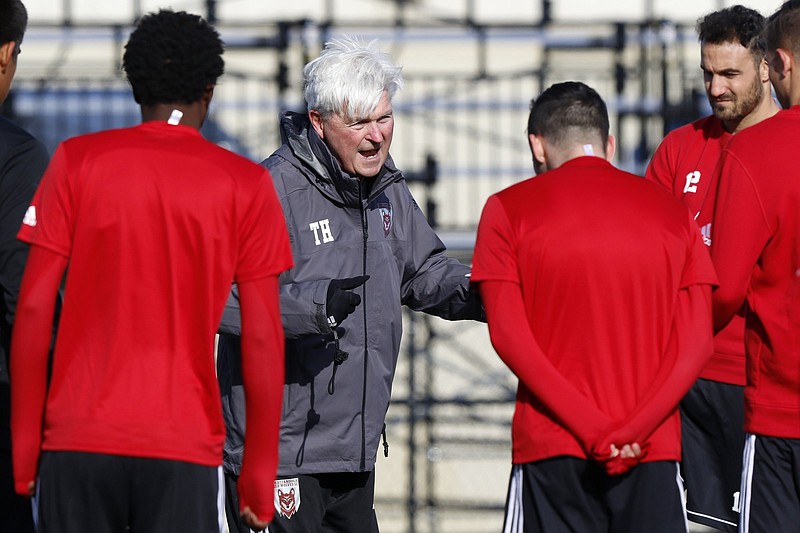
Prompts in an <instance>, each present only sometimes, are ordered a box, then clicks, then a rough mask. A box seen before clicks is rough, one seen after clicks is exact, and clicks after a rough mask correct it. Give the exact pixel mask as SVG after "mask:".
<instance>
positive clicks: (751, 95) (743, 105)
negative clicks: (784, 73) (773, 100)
mask: <svg viewBox="0 0 800 533" xmlns="http://www.w3.org/2000/svg"><path fill="white" fill-rule="evenodd" d="M763 96H764V86H763V85H762V84H761V81H760V80H759V79H758V78H756V79H755V80H753V84H752V85H751V86H750V88H749V89H748V90H747V92H745V93H744V94H743V95H742V96H741V98H739V97H736V96H734V97H733V100H732V102H731V103H732V104H733V105H731V106H730V107H724V106H720V105H714V104H711V109H712V110H713V111H714V116H715V117H717V118H718V119H720V120H723V121H727V120H741V119H743V118H744V117H746V116H747V115H749V114H750V113H752V112H753V110H754V109H755V108H756V107H758V104H759V103H760V102H761V99H762V98H763Z"/></svg>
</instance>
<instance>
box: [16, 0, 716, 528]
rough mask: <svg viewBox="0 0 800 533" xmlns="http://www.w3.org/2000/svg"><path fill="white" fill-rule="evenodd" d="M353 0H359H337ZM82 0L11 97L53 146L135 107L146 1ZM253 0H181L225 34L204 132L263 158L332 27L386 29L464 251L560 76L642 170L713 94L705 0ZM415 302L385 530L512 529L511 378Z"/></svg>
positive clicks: (419, 166) (417, 167)
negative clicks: (125, 54)
mask: <svg viewBox="0 0 800 533" xmlns="http://www.w3.org/2000/svg"><path fill="white" fill-rule="evenodd" d="M348 2H349V4H357V5H356V6H350V8H349V9H346V8H344V7H342V5H343V4H348ZM77 3H79V2H78V0H72V1H68V0H63V2H62V3H61V4H60V5H59V10H58V12H57V13H56V14H55V15H51V16H49V17H37V13H36V12H35V11H33V10H32V8H31V7H29V11H31V23H30V26H29V30H28V33H27V35H26V39H25V42H24V44H23V52H24V53H23V54H22V55H21V56H20V59H19V68H18V71H17V78H16V80H15V83H14V86H13V88H12V97H11V98H9V100H8V101H7V103H6V105H5V106H4V107H3V109H2V112H3V113H4V114H6V115H8V116H11V117H12V118H13V119H14V120H17V121H18V122H20V123H21V124H23V125H24V126H25V127H27V128H28V129H29V130H31V131H32V132H33V133H35V134H36V135H37V136H38V137H39V138H41V139H42V140H43V141H45V142H46V144H47V145H48V147H49V148H50V149H51V150H52V149H54V148H55V145H56V144H57V143H58V142H59V141H60V140H62V139H64V138H66V137H69V136H72V135H76V134H79V133H84V132H88V131H95V130H98V129H105V128H109V127H120V126H127V125H132V124H135V123H137V122H138V121H139V117H138V108H137V106H136V105H135V104H134V102H133V99H132V97H131V95H130V90H129V88H128V86H127V83H126V82H125V80H124V76H123V73H122V72H121V70H120V58H121V53H122V47H123V45H124V43H125V41H126V39H127V36H128V33H129V31H130V29H131V25H132V23H133V20H134V18H135V17H136V16H137V15H139V14H141V13H143V12H144V11H146V10H147V9H151V7H150V6H149V4H147V3H146V2H142V1H141V0H140V1H137V0H131V3H130V4H126V3H125V2H122V1H121V0H119V1H117V2H114V4H119V5H120V6H122V5H123V4H126V5H125V13H127V14H128V19H126V20H110V21H105V20H98V19H97V18H92V17H84V18H87V19H89V20H83V18H81V17H80V16H77V15H76V14H75V13H74V12H73V11H72V10H71V9H70V6H72V5H73V4H77ZM246 3H247V2H230V4H235V5H233V6H228V5H227V4H228V3H227V2H224V1H222V0H217V1H211V0H207V1H202V2H201V1H189V0H184V1H183V2H173V6H174V7H175V8H176V9H185V10H187V11H193V12H196V13H199V14H203V15H205V16H207V18H209V20H211V21H213V22H215V23H216V25H217V27H218V28H219V30H220V32H221V34H222V37H223V39H224V40H225V41H226V48H227V50H226V54H225V59H226V74H225V75H224V77H223V78H222V80H221V82H220V84H219V86H218V87H217V89H216V92H215V100H214V103H213V104H212V109H211V115H210V117H209V120H208V123H207V125H206V126H205V127H204V130H203V132H204V134H205V135H207V136H208V137H209V138H210V139H213V140H214V141H216V142H218V143H221V144H223V145H225V146H227V147H229V148H230V149H232V150H234V151H237V152H239V153H241V154H243V155H245V156H247V157H249V158H251V159H253V160H256V161H260V160H262V159H264V158H266V157H267V156H268V155H269V154H270V153H271V152H272V151H273V150H275V149H276V148H277V147H278V145H279V143H280V136H279V133H278V123H277V115H278V113H279V112H280V111H281V110H285V109H295V110H301V109H303V107H304V106H303V101H302V93H301V88H300V80H301V73H302V66H303V64H304V63H305V62H306V61H308V60H309V59H310V58H312V57H314V56H315V55H316V54H317V52H318V51H319V49H320V47H321V45H322V43H323V42H324V41H325V40H326V39H327V38H329V37H331V36H334V35H337V34H341V33H350V34H359V35H362V36H363V37H364V38H366V39H378V41H379V43H380V45H381V46H382V47H383V48H384V49H385V50H387V51H388V52H389V53H391V54H392V56H393V57H395V58H396V59H397V61H398V62H399V63H400V64H402V65H403V66H404V76H405V80H406V86H405V88H404V90H403V91H401V92H400V93H398V95H397V97H396V98H395V102H394V104H395V106H394V107H395V116H396V130H395V138H394V144H393V147H392V156H393V158H394V159H395V161H396V163H397V164H398V166H399V167H400V168H402V169H406V170H407V172H408V177H409V181H411V187H412V190H413V191H414V193H415V195H416V196H417V199H418V202H419V204H420V205H421V206H422V208H423V209H424V210H425V212H426V214H427V216H428V217H429V220H430V221H431V223H432V225H434V226H435V227H436V228H437V229H438V230H439V231H440V234H441V235H442V237H443V240H445V242H446V244H448V247H449V248H450V250H451V253H452V254H453V255H456V256H457V257H459V258H460V259H462V260H463V261H465V262H469V261H470V257H471V249H472V244H473V241H474V231H475V228H476V225H477V221H478V218H479V216H480V212H481V209H482V206H483V203H484V202H485V200H486V198H487V197H488V196H489V195H490V194H492V193H493V192H496V191H497V190H499V189H501V188H503V187H505V186H507V185H510V184H512V183H514V182H517V181H519V180H521V179H525V178H527V177H529V176H531V175H532V172H533V168H532V164H531V156H530V153H529V149H528V145H527V139H526V134H525V130H526V124H527V115H528V108H529V103H530V100H531V98H533V97H535V96H536V95H537V94H538V93H539V92H540V91H541V90H542V89H544V88H546V87H547V86H548V85H550V84H551V83H554V82H557V81H564V80H580V81H585V82H587V83H588V84H589V85H591V86H593V87H594V88H595V89H597V90H598V92H600V94H601V95H602V96H603V97H604V98H605V99H606V101H607V103H608V105H609V111H610V114H611V119H612V130H613V131H612V133H614V134H615V135H616V136H617V137H618V141H619V148H618V156H617V158H616V159H615V163H616V164H617V165H618V166H620V167H622V168H625V169H626V170H630V171H633V172H643V170H644V167H645V166H646V164H647V161H648V159H649V157H650V155H651V153H652V151H653V150H654V149H655V147H656V146H657V144H658V142H659V141H660V140H661V138H662V137H663V135H664V133H665V132H666V131H668V130H670V129H672V128H673V127H675V126H677V125H680V124H682V123H685V122H688V121H690V120H692V119H694V118H697V117H699V116H700V115H701V114H704V113H705V106H706V105H707V104H706V103H705V95H704V91H703V84H702V75H701V72H700V69H699V66H698V65H699V52H698V48H697V46H696V45H697V43H696V42H695V35H694V28H693V21H694V18H696V17H697V16H698V15H700V14H702V13H694V14H692V15H690V16H687V18H686V19H684V20H682V21H677V22H676V21H670V20H665V19H661V18H657V17H655V16H653V17H648V18H646V19H643V20H624V19H621V20H618V21H600V22H598V21H591V22H583V21H580V20H575V19H574V17H573V19H572V20H570V21H563V20H559V18H558V17H557V16H554V11H555V9H554V8H555V6H554V4H555V3H554V2H550V1H548V0H535V1H532V2H528V4H533V7H532V8H530V9H527V10H526V11H525V13H527V15H526V16H524V17H522V18H520V17H515V16H514V15H513V13H511V14H510V15H509V16H507V17H505V18H504V19H502V20H498V17H482V16H481V13H486V12H490V11H491V10H489V8H488V7H487V5H488V4H487V2H482V1H481V0H462V1H455V0H454V1H452V2H447V3H446V5H447V6H448V7H447V9H445V8H444V7H442V6H444V5H445V3H443V2H426V1H423V0H417V1H415V0H360V1H358V0H327V1H318V2H313V3H312V2H303V1H297V2H296V3H297V4H298V6H308V5H309V4H314V5H316V6H317V9H316V10H312V11H311V12H308V11H302V10H301V9H300V8H298V12H297V13H295V14H294V16H287V17H285V18H269V17H266V16H263V17H261V18H254V17H252V16H250V17H248V16H247V14H246V13H244V12H243V7H242V6H243V5H244V4H246ZM498 3H502V0H500V2H498V1H495V4H498ZM511 3H514V2H511ZM516 3H517V4H520V5H521V4H523V2H516ZM31 4H32V2H26V5H29V6H30V5H31ZM259 4H260V2H259ZM265 4H274V3H273V2H268V3H265ZM430 4H435V5H436V6H438V7H436V8H435V9H434V8H433V7H430ZM453 6H455V7H453ZM717 7H720V6H718V5H713V6H710V8H717ZM105 9H108V8H107V7H106V8H105ZM120 9H122V7H120ZM287 9H289V8H287V7H286V6H284V7H283V10H284V11H286V10H287ZM442 11H446V13H447V14H446V15H442V14H441V12H442ZM352 13H358V16H356V15H354V14H352ZM233 14H235V15H236V16H234V15H233ZM290 14H291V13H290ZM406 318H407V321H406V328H405V333H404V342H403V352H402V353H401V356H400V366H399V368H398V372H397V376H396V380H395V388H394V394H393V403H392V406H391V407H390V409H389V413H388V415H387V433H388V440H389V444H390V452H389V457H388V458H384V457H383V456H382V455H383V454H382V450H379V458H378V463H377V470H376V472H377V476H378V488H377V501H376V510H377V513H378V517H379V520H380V523H381V530H382V531H383V532H384V533H393V532H404V533H447V532H459V533H470V532H486V531H499V530H500V528H501V525H502V506H503V503H504V500H505V491H506V485H507V480H508V474H509V469H510V423H511V414H512V412H513V399H514V394H515V389H516V381H515V379H514V378H513V376H512V375H510V373H509V372H508V371H507V369H506V368H505V366H504V365H503V364H502V362H501V361H500V360H499V358H498V357H497V356H496V355H495V353H494V352H493V350H492V348H491V345H490V343H489V339H488V333H487V330H486V326H485V324H478V323H447V322H445V321H442V320H439V319H435V318H431V317H427V316H424V315H420V314H415V313H409V314H407V317H406Z"/></svg>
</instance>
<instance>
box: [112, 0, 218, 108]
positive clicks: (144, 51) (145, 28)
mask: <svg viewBox="0 0 800 533" xmlns="http://www.w3.org/2000/svg"><path fill="white" fill-rule="evenodd" d="M223 52H224V46H223V43H222V40H221V39H220V36H219V33H217V30H215V29H214V28H213V27H212V26H211V25H210V24H208V23H207V22H206V21H205V20H203V18H202V17H200V16H198V15H192V14H189V13H186V12H185V11H178V12H175V11H172V10H169V9H162V10H160V11H158V12H157V13H149V14H147V15H145V16H143V17H142V18H141V19H139V21H138V22H137V24H136V29H135V30H134V31H133V33H131V36H130V38H129V39H128V44H126V45H125V53H124V54H123V56H122V68H123V69H124V70H125V73H126V75H127V77H128V81H129V82H130V84H131V87H132V88H133V97H134V99H135V100H136V102H137V103H139V104H140V105H153V104H173V103H182V104H190V103H192V102H196V101H197V100H199V99H200V98H201V97H202V95H203V92H204V91H205V90H206V88H207V87H208V86H209V85H215V84H216V83H217V79H218V78H219V77H220V76H221V75H222V73H223V71H224V70H225V62H224V61H223V60H222V53H223Z"/></svg>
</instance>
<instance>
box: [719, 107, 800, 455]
mask: <svg viewBox="0 0 800 533" xmlns="http://www.w3.org/2000/svg"><path fill="white" fill-rule="evenodd" d="M798 135H800V106H794V107H792V108H790V109H788V110H784V111H780V112H778V113H777V114H776V115H774V116H773V117H772V118H769V119H767V120H764V121H762V122H759V123H758V124H755V125H754V126H750V127H749V128H747V129H746V130H744V131H742V132H740V133H737V134H736V135H735V136H734V138H733V139H732V140H731V142H730V144H729V145H728V148H727V149H726V150H725V152H724V153H723V159H722V162H721V169H720V175H719V191H718V193H717V199H718V204H717V206H716V210H715V213H714V244H713V246H712V247H711V256H712V259H713V260H714V263H715V264H717V265H725V268H724V269H721V270H720V276H719V279H720V286H719V289H718V290H717V291H716V292H715V293H714V325H715V328H716V329H718V328H720V327H722V326H724V325H725V324H726V323H727V321H728V320H729V319H730V317H731V316H733V315H734V313H736V311H737V309H739V307H740V306H741V304H742V302H744V301H745V300H746V301H747V317H746V321H747V323H746V329H745V350H746V352H747V385H746V387H745V430H746V431H748V432H750V433H757V434H760V435H767V436H773V437H782V438H791V439H797V438H800V167H798V165H797V164H796V162H795V160H794V157H795V153H794V151H795V150H796V149H797V139H798Z"/></svg>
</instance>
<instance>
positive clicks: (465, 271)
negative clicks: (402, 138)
mask: <svg viewBox="0 0 800 533" xmlns="http://www.w3.org/2000/svg"><path fill="white" fill-rule="evenodd" d="M309 126H310V124H309V122H308V119H307V117H306V115H301V114H297V113H291V112H290V113H285V114H284V115H282V117H281V127H282V133H283V136H284V138H285V139H286V142H285V143H284V144H283V145H282V146H281V147H280V148H279V149H278V150H277V151H276V152H275V153H273V154H272V155H271V156H270V157H269V158H268V159H267V160H266V161H264V162H263V164H264V165H265V166H266V167H267V168H268V169H269V171H270V173H271V174H272V177H273V180H274V182H275V189H276V191H277V193H278V196H279V198H280V201H281V205H282V207H283V210H284V216H285V218H286V223H287V226H288V228H289V236H290V241H291V244H292V252H293V256H294V262H295V266H294V267H293V268H292V269H291V270H289V271H287V272H285V273H283V274H282V275H281V277H280V284H281V293H280V303H281V316H282V322H283V327H284V332H285V335H286V385H285V387H284V396H283V416H282V421H281V435H280V462H279V467H278V473H279V474H280V475H296V474H321V473H329V472H362V471H369V470H372V469H373V468H374V464H375V457H376V454H377V449H378V444H379V440H380V436H381V432H382V429H383V424H384V418H385V415H386V411H387V409H388V407H389V397H390V395H391V389H392V379H393V377H394V373H395V368H396V366H397V357H398V354H399V351H400V336H401V332H402V312H401V306H402V305H407V306H409V307H410V308H411V309H414V310H418V311H424V312H426V313H430V314H433V315H436V316H440V317H443V318H446V319H450V320H459V319H480V320H482V319H483V318H484V315H483V311H482V308H481V305H480V301H479V299H478V297H477V294H476V293H474V292H470V291H469V272H470V269H469V268H468V267H467V266H465V265H463V264H461V263H460V262H459V261H457V260H456V259H454V258H450V257H447V256H445V255H444V252H445V247H444V245H443V244H442V242H441V240H440V239H439V238H438V237H437V236H436V234H435V233H434V231H433V230H432V229H431V227H430V226H429V225H428V223H427V221H426V219H425V217H424V216H423V214H422V212H421V211H420V209H419V207H418V206H417V204H416V202H415V201H414V198H413V197H412V195H411V192H410V191H409V189H408V187H407V185H406V183H405V180H404V179H403V174H402V173H401V172H400V171H399V170H397V169H396V168H395V167H394V164H393V162H392V161H391V159H388V160H387V162H386V164H385V165H384V168H383V169H382V170H381V172H380V173H379V174H378V176H376V177H375V178H372V179H370V180H369V181H367V180H363V179H358V178H355V177H352V176H350V175H348V174H346V173H345V172H343V171H342V170H341V169H340V166H339V164H338V162H337V161H336V160H335V158H334V157H333V156H332V155H331V154H330V152H329V150H328V148H327V146H326V145H325V144H324V142H322V140H321V139H320V138H319V137H318V136H317V134H316V132H315V131H314V130H313V128H310V127H309ZM364 274H368V275H369V276H370V278H369V280H368V281H367V282H366V283H365V284H364V285H363V286H361V287H359V288H357V289H355V292H356V293H358V294H360V295H361V298H362V302H361V304H360V305H359V306H358V307H357V308H356V310H355V312H354V313H353V314H351V315H350V316H348V317H347V318H346V319H345V320H343V321H342V323H341V324H340V325H339V326H338V327H337V330H336V333H337V336H338V338H339V339H338V343H339V348H340V349H341V350H343V351H345V352H347V353H348V357H347V359H346V360H345V361H344V362H342V363H341V364H339V365H335V364H334V355H335V354H336V350H337V347H336V341H335V338H334V334H333V332H332V331H331V329H330V328H329V327H328V324H327V322H326V312H325V303H326V295H327V291H328V284H329V283H330V280H331V279H336V278H349V277H354V276H360V275H364ZM239 331H240V329H239V317H238V301H237V298H236V292H235V291H234V292H233V293H232V296H231V298H230V299H229V305H228V307H227V309H226V312H225V315H224V317H223V321H222V325H221V327H220V332H221V333H222V335H221V336H220V342H219V352H218V353H219V360H218V371H219V379H220V387H221V391H222V395H223V408H224V414H225V418H226V422H227V426H228V430H227V439H226V444H225V459H224V464H225V468H226V471H228V472H231V473H234V474H238V472H239V466H240V464H241V453H242V443H243V438H242V437H243V430H244V398H243V397H242V394H241V374H240V369H239V362H238V361H239V343H238V338H237V337H235V334H238V333H239ZM231 334H233V335H231Z"/></svg>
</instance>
